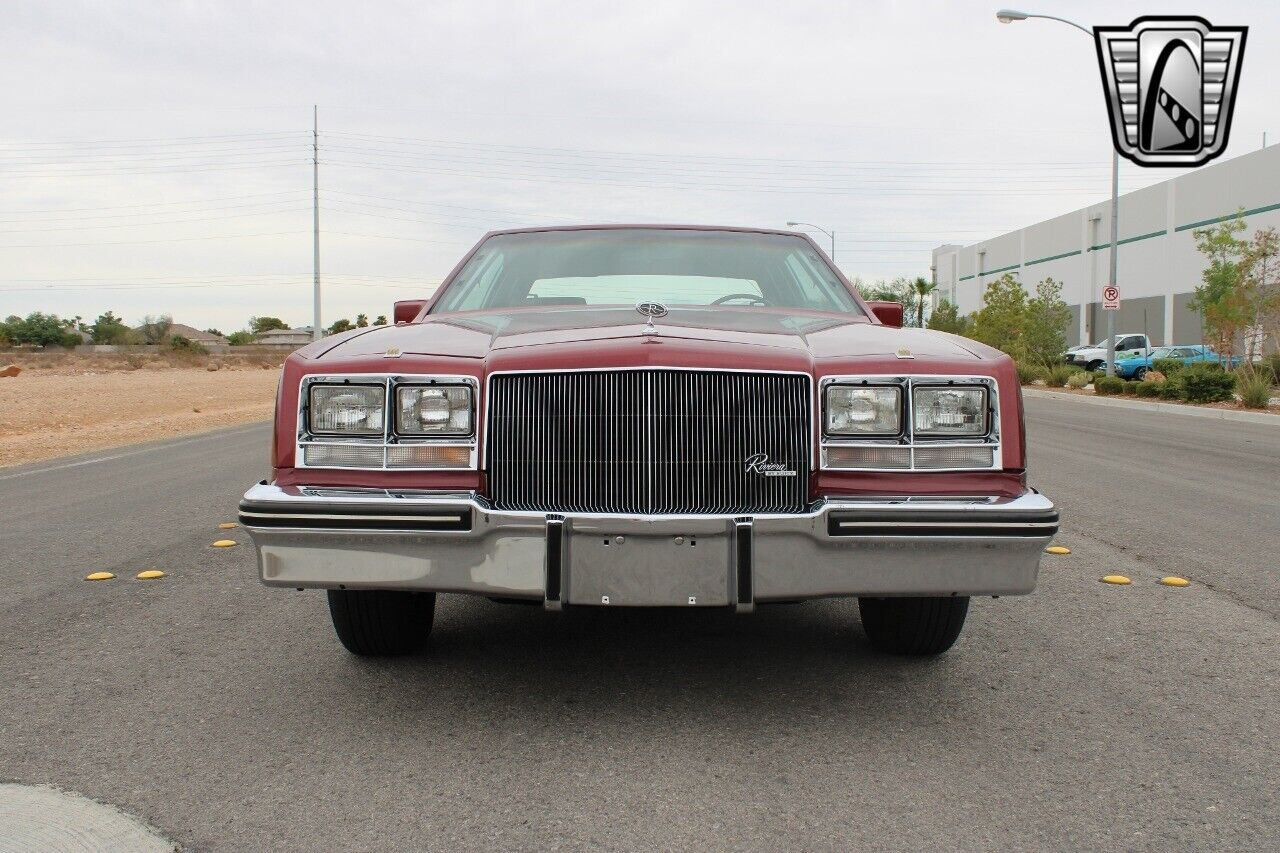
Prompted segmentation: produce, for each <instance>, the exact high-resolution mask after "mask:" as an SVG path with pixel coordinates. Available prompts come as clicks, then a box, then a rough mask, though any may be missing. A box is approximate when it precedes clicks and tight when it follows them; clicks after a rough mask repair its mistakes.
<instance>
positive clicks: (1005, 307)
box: [972, 273, 1027, 358]
mask: <svg viewBox="0 0 1280 853" xmlns="http://www.w3.org/2000/svg"><path fill="white" fill-rule="evenodd" d="M1026 319H1027V292H1026V291H1025V290H1023V289H1022V285H1021V284H1020V283H1019V282H1018V280H1017V279H1016V278H1014V277H1013V276H1012V275H1010V274H1009V273H1005V274H1004V275H1002V276H1000V278H998V279H996V280H995V281H993V282H991V283H990V284H988V285H987V289H986V291H985V292H984V293H983V294H982V308H981V309H979V310H978V311H977V313H975V314H974V315H973V331H972V337H973V338H975V339H976V340H979V341H982V342H983V343H984V344H987V345H988V346H993V347H995V348H996V349H998V350H1002V351H1003V352H1006V353H1008V354H1009V355H1011V356H1013V357H1014V358H1023V357H1025V356H1026V345H1025V343H1024V341H1023V339H1022V335H1023V330H1024V328H1025V325H1026Z"/></svg>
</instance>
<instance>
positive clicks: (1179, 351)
mask: <svg viewBox="0 0 1280 853" xmlns="http://www.w3.org/2000/svg"><path fill="white" fill-rule="evenodd" d="M1158 358H1177V359H1181V360H1182V363H1183V364H1184V365H1187V364H1195V363H1197V362H1202V361H1208V362H1213V363H1215V364H1221V365H1223V366H1224V367H1225V366H1226V365H1227V359H1226V357H1225V356H1221V355H1218V354H1217V353H1216V352H1214V351H1213V350H1211V349H1209V347H1206V346H1201V345H1200V344H1193V345H1189V346H1173V347H1156V348H1155V349H1153V350H1152V351H1151V354H1150V355H1143V356H1134V357H1131V358H1125V359H1116V376H1122V377H1124V378H1125V379H1141V378H1142V377H1144V376H1146V375H1147V371H1148V370H1151V369H1152V367H1151V366H1152V364H1154V363H1155V360H1156V359H1158ZM1243 361H1244V359H1242V358H1241V357H1240V356H1238V355H1237V356H1232V357H1231V367H1233V368H1235V367H1239V366H1240V365H1241V363H1242V362H1243Z"/></svg>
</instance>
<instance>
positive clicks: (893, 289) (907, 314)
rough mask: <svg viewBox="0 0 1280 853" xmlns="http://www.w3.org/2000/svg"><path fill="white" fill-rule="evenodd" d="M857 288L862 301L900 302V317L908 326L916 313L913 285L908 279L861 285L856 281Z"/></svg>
mask: <svg viewBox="0 0 1280 853" xmlns="http://www.w3.org/2000/svg"><path fill="white" fill-rule="evenodd" d="M854 286H855V287H857V288H858V292H859V293H861V294H862V298H863V299H867V300H872V301H884V302H900V303H901V304H902V317H903V320H904V321H905V322H907V323H908V324H910V321H911V319H912V317H914V316H915V313H916V302H917V301H918V300H917V299H916V293H915V285H914V284H913V283H912V282H911V280H910V279H908V278H904V277H902V276H899V277H898V278H895V279H894V280H893V281H885V280H884V279H880V280H879V281H877V282H875V283H874V284H863V283H862V281H860V280H859V281H857V283H856V284H855V285H854Z"/></svg>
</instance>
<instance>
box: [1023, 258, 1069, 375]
mask: <svg viewBox="0 0 1280 853" xmlns="http://www.w3.org/2000/svg"><path fill="white" fill-rule="evenodd" d="M1070 324H1071V309H1070V308H1069V307H1067V303H1066V302H1064V301H1062V283H1061V282H1057V281H1054V280H1053V279H1052V278H1046V279H1045V280H1044V281H1042V282H1040V283H1039V284H1037V285H1036V295H1035V296H1033V297H1032V298H1030V299H1028V300H1027V309H1026V319H1025V321H1024V323H1023V326H1022V344H1023V349H1024V351H1025V355H1026V357H1027V358H1029V359H1030V360H1031V361H1032V362H1034V363H1036V364H1040V365H1043V366H1045V367H1051V366H1052V365H1054V364H1057V363H1058V360H1059V358H1060V357H1061V356H1062V352H1063V350H1065V349H1066V348H1067V326H1069V325H1070Z"/></svg>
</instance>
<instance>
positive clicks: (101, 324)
mask: <svg viewBox="0 0 1280 853" xmlns="http://www.w3.org/2000/svg"><path fill="white" fill-rule="evenodd" d="M89 334H90V335H92V336H93V342H94V343H95V344H127V343H129V341H130V339H131V338H132V337H133V330H132V329H130V328H129V327H128V326H126V325H125V324H124V321H123V320H121V319H120V318H119V317H117V316H116V315H115V313H114V312H111V311H107V312H106V313H105V314H99V315H98V319H97V320H96V321H94V323H93V325H91V326H90V327H89Z"/></svg>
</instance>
